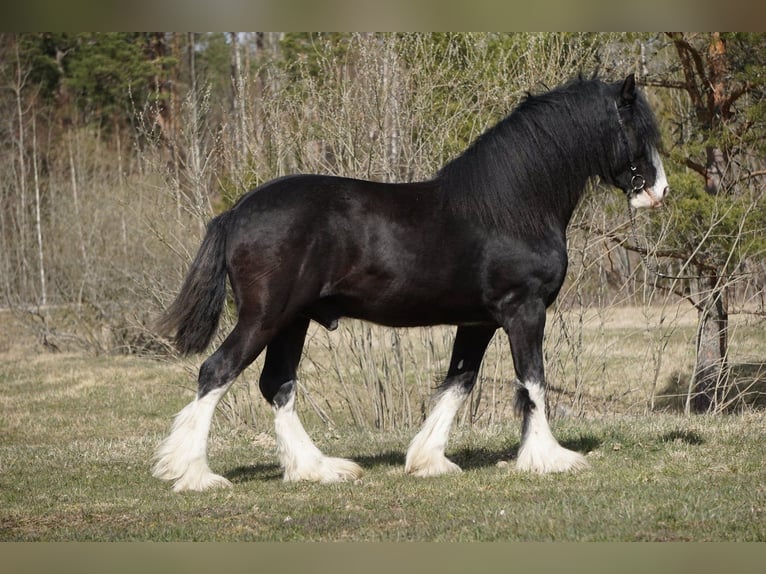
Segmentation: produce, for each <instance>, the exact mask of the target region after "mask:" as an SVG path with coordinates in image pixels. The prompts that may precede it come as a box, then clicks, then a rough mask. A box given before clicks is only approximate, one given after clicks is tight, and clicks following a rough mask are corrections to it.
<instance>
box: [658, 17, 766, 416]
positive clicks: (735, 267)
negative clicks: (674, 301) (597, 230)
mask: <svg viewBox="0 0 766 574" xmlns="http://www.w3.org/2000/svg"><path fill="white" fill-rule="evenodd" d="M667 37H668V38H669V39H670V46H671V47H672V49H673V50H674V52H675V55H676V57H677V62H678V64H677V66H673V67H672V68H671V69H670V73H669V74H668V75H665V76H664V77H661V78H656V79H655V80H654V81H653V82H652V83H653V84H654V85H656V86H660V87H662V88H666V89H668V90H672V91H674V92H681V93H683V94H684V95H685V101H683V102H682V106H683V107H680V108H677V109H675V110H674V112H675V113H674V114H673V115H674V116H676V114H677V116H676V118H677V119H675V120H674V124H675V126H674V127H675V130H674V139H675V141H674V146H673V147H674V150H675V151H674V153H673V155H674V156H675V159H676V160H677V162H678V163H680V164H681V165H683V166H685V168H686V170H687V171H686V173H684V174H679V175H677V177H676V178H675V180H674V181H673V182H672V183H671V187H674V186H675V187H676V188H677V189H676V190H675V192H676V195H678V196H679V197H680V199H678V201H677V202H676V207H677V208H678V212H679V217H678V218H677V220H676V223H675V225H676V228H675V229H674V230H673V231H672V233H670V234H668V237H670V240H669V246H668V247H669V249H668V250H667V251H666V253H665V254H666V255H671V256H672V257H674V258H676V259H678V260H681V261H683V262H684V266H683V268H684V269H685V272H684V273H682V274H681V275H682V276H683V277H682V278H683V279H685V280H688V281H689V283H690V284H689V285H684V284H683V283H679V282H675V283H674V288H675V289H677V290H678V291H679V292H680V293H682V294H683V295H684V296H685V297H686V298H687V299H688V300H689V301H691V302H692V303H693V304H694V306H695V307H696V309H697V315H698V328H697V337H696V361H695V367H694V374H693V378H692V388H693V392H692V393H690V395H689V398H688V400H687V410H693V411H696V412H704V411H708V410H715V409H716V408H717V407H718V405H719V403H720V401H721V399H722V398H723V394H724V393H725V390H726V388H727V385H728V377H729V368H728V360H727V356H728V346H729V307H730V304H729V299H730V291H731V289H732V286H733V285H735V284H736V282H737V281H738V279H739V278H740V277H741V276H742V272H743V265H744V264H745V263H746V261H747V259H748V257H750V256H751V255H753V254H754V253H759V252H761V251H762V250H763V248H764V245H763V241H762V239H761V237H762V231H763V225H764V223H763V222H764V216H765V215H766V213H764V211H765V210H764V207H763V202H762V201H761V199H762V194H763V185H762V183H763V181H764V180H763V176H764V175H766V172H764V171H763V167H764V166H763V163H762V157H763V152H764V150H765V148H766V146H764V136H765V135H766V124H765V123H764V111H765V109H766V108H765V103H764V87H766V78H765V77H764V74H765V73H766V68H765V67H764V64H763V61H764V54H765V53H766V52H765V50H766V37H764V35H759V34H723V33H719V32H714V33H709V34H686V33H669V34H667ZM684 111H685V112H686V113H684ZM674 184H675V185H674ZM670 275H672V274H670Z"/></svg>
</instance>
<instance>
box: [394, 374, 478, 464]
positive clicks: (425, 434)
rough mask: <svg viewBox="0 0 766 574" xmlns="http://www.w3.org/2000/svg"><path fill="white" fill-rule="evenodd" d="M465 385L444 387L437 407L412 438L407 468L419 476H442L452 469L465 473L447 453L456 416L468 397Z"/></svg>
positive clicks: (408, 450)
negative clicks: (445, 453)
mask: <svg viewBox="0 0 766 574" xmlns="http://www.w3.org/2000/svg"><path fill="white" fill-rule="evenodd" d="M466 396H467V394H466V392H465V390H464V389H463V388H462V387H458V386H454V387H450V388H448V389H446V390H444V391H443V392H442V393H441V395H440V396H439V398H438V401H437V403H436V406H434V409H433V410H432V411H431V414H430V415H428V418H427V419H426V421H425V423H423V428H421V429H420V432H418V434H417V435H415V438H413V439H412V442H411V443H410V446H409V448H408V449H407V459H406V461H405V464H404V471H405V472H406V473H407V474H413V475H415V476H424V477H425V476H438V475H441V474H446V473H449V472H462V471H461V469H460V467H459V466H458V465H457V464H455V463H454V462H452V461H451V460H449V459H448V458H447V457H446V456H444V451H445V449H446V448H447V440H448V439H449V433H450V430H451V429H452V422H453V421H454V419H455V415H456V414H457V411H458V410H459V409H460V407H461V406H462V405H463V402H464V401H465V399H466Z"/></svg>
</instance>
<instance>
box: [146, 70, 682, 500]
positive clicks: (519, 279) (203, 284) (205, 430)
mask: <svg viewBox="0 0 766 574" xmlns="http://www.w3.org/2000/svg"><path fill="white" fill-rule="evenodd" d="M660 150H661V145H660V132H659V129H658V127H657V122H656V119H655V117H654V115H653V112H652V110H651V108H650V106H649V104H648V102H647V100H646V98H645V96H644V95H643V94H642V92H641V91H640V90H639V89H638V88H637V86H636V81H635V77H634V76H633V75H632V74H631V75H629V76H628V77H627V78H625V79H624V80H620V81H617V82H607V81H604V80H601V79H599V78H595V77H594V78H582V77H579V78H576V79H574V80H571V81H569V82H567V83H564V84H562V85H560V86H559V87H557V88H554V89H552V90H550V91H548V92H546V93H541V94H537V95H533V94H527V96H526V97H525V98H524V99H523V101H522V102H521V103H519V105H518V106H517V107H516V108H515V109H514V110H513V111H512V112H511V113H510V114H509V115H508V116H507V117H505V118H504V119H502V120H501V121H499V122H498V123H497V124H496V125H494V126H493V127H491V128H489V129H487V131H485V132H484V133H483V134H482V135H481V136H479V137H478V138H477V139H476V140H475V141H474V142H473V143H472V144H471V145H470V146H469V147H468V148H467V149H466V150H465V151H464V152H463V153H462V154H461V155H459V156H457V157H456V158H454V159H452V160H451V161H449V162H448V163H447V164H446V165H444V167H443V168H442V169H441V170H439V171H438V172H437V173H436V175H435V176H434V177H433V178H432V179H430V180H427V181H418V182H410V183H382V182H375V181H365V180H360V179H350V178H343V177H337V176H330V175H314V174H299V175H291V176H286V177H282V178H278V179H275V180H272V181H269V182H267V183H265V184H263V185H261V186H259V187H257V188H256V189H253V190H251V191H249V192H247V193H246V194H244V195H243V196H242V197H241V198H240V199H239V200H238V201H237V202H236V203H235V204H234V205H233V206H232V207H231V209H229V210H228V211H226V212H224V213H222V214H221V215H218V216H217V217H215V218H214V219H212V220H211V221H210V222H209V224H208V225H207V231H206V235H205V237H204V239H203V241H202V243H201V246H200V248H199V251H198V253H197V254H196V257H195V258H194V260H193V261H192V263H191V266H190V269H189V271H188V274H187V275H186V277H185V279H184V281H183V283H182V285H181V288H180V291H179V293H178V295H177V297H176V298H175V300H174V301H173V302H172V304H170V305H169V307H168V308H167V310H166V312H165V313H164V315H163V316H162V317H161V319H160V320H159V324H158V329H159V332H160V333H162V334H164V335H166V336H169V337H171V338H172V340H173V342H174V344H175V346H176V348H177V349H178V351H179V353H181V354H184V355H189V354H194V353H201V352H203V351H204V350H205V349H206V348H207V347H208V345H209V344H210V341H211V340H212V338H213V336H214V335H215V333H216V330H217V328H218V322H219V317H220V315H221V312H222V308H223V306H224V304H225V300H226V294H227V290H226V278H227V277H228V280H229V283H230V285H231V292H232V293H233V299H234V302H235V304H236V309H237V321H236V324H235V326H234V327H233V329H232V331H231V332H230V333H229V334H228V336H227V337H226V338H225V340H224V341H223V343H222V344H221V345H220V346H219V347H218V348H217V350H215V352H214V353H213V354H212V355H210V356H209V357H208V358H207V359H206V360H205V361H204V362H203V363H202V364H201V366H200V368H199V375H198V386H197V393H196V397H195V398H194V399H193V400H192V401H191V402H190V403H189V404H188V405H187V406H186V407H184V408H183V409H182V410H181V411H180V412H179V413H178V414H177V415H176V417H175V419H174V421H173V424H172V428H171V431H170V433H169V435H168V436H167V438H165V439H164V440H163V441H162V443H161V444H160V445H159V447H158V449H157V451H156V454H155V464H154V467H153V475H154V476H155V477H157V478H160V479H164V480H168V481H172V482H173V489H174V490H175V491H183V490H205V489H208V488H213V487H221V486H231V483H230V481H229V480H228V479H226V478H225V477H224V476H221V475H218V474H215V473H214V472H212V471H211V469H210V467H209V465H208V458H207V441H208V435H209V432H210V424H211V420H212V417H213V414H214V411H215V408H216V405H217V404H218V402H219V401H220V400H221V398H222V397H223V396H224V395H225V393H226V392H227V390H228V389H229V387H230V386H231V385H232V383H233V381H234V380H235V379H236V377H237V376H238V375H239V374H240V373H241V372H242V371H243V370H244V369H245V368H246V367H248V365H250V364H251V363H252V362H253V361H254V360H255V359H256V358H257V357H258V356H259V355H260V354H261V353H262V352H263V351H264V350H265V351H266V356H265V360H264V363H263V368H262V371H261V374H260V378H259V388H260V391H261V393H262V395H263V397H264V398H265V399H266V401H268V403H269V404H270V405H271V406H272V409H273V412H274V429H275V435H276V453H277V457H278V459H279V462H280V465H281V467H282V469H283V473H284V474H283V477H284V480H285V481H299V480H306V481H317V482H323V483H330V482H335V481H344V480H354V479H357V478H358V477H360V476H361V474H362V469H361V467H360V466H359V465H357V464H356V463H354V462H352V461H350V460H347V459H343V458H335V457H330V456H327V455H325V454H324V453H323V452H322V451H321V450H320V449H319V448H318V447H317V446H316V445H315V444H314V443H313V442H312V440H311V438H310V437H309V435H308V433H307V432H306V430H305V429H304V427H303V426H302V424H301V421H300V419H299V417H298V415H297V412H296V408H295V396H296V389H297V371H298V363H299V360H300V358H301V354H302V352H303V345H304V339H305V337H306V332H307V328H308V326H309V323H310V321H315V322H317V323H319V324H320V325H322V326H323V327H325V328H327V329H329V330H332V329H334V328H336V327H337V325H338V321H339V320H340V319H341V318H344V317H349V318H356V319H361V320H365V321H369V322H373V323H377V324H380V325H384V326H391V327H415V326H431V325H438V324H441V325H452V326H455V327H456V332H455V338H454V343H453V348H452V355H451V358H450V362H449V367H448V370H447V374H446V378H444V380H443V382H442V383H441V384H439V385H438V387H436V390H435V392H434V394H433V397H432V401H433V402H432V405H433V408H432V409H431V412H430V414H429V415H428V416H427V417H426V419H425V421H424V422H423V424H422V427H421V428H420V430H419V432H418V433H417V434H416V435H415V437H414V438H413V439H412V442H411V443H410V445H409V447H408V449H407V454H406V459H405V471H406V472H407V473H408V474H411V475H415V476H421V477H426V476H437V475H442V474H445V473H451V472H460V470H461V469H460V467H459V466H458V465H457V464H455V463H454V462H453V461H451V460H449V459H448V458H447V457H446V456H445V449H446V447H447V442H448V438H449V434H450V431H451V428H452V425H453V420H454V417H455V415H456V413H457V412H458V410H459V408H460V406H461V405H462V404H463V402H464V401H465V400H466V397H467V396H468V395H469V393H470V392H471V390H472V388H473V387H474V384H475V383H476V379H477V374H478V371H479V366H480V364H481V362H482V358H483V355H484V352H485V350H486V348H487V345H488V344H489V342H490V340H491V339H492V337H493V336H494V334H495V332H496V331H497V330H498V329H500V328H502V329H503V331H505V333H506V335H507V337H508V341H509V344H510V352H511V356H512V359H513V365H514V371H515V375H516V384H517V391H516V408H517V412H518V413H519V414H520V417H521V418H522V424H521V440H520V446H519V449H518V453H517V457H516V463H515V467H516V468H517V469H518V470H519V471H529V472H537V473H549V472H565V471H576V470H579V469H581V468H585V467H587V466H588V463H587V460H586V458H585V457H584V456H583V455H582V454H581V453H578V452H575V451H572V450H569V449H566V448H564V447H562V446H561V445H560V444H559V443H558V441H557V440H556V438H555V437H554V436H553V434H552V432H551V429H550V425H549V422H548V418H547V414H546V401H545V373H544V364H543V336H544V329H545V321H546V309H547V308H548V307H549V306H550V305H551V304H552V303H553V302H554V300H555V299H556V297H557V295H558V293H559V290H560V288H561V286H562V283H563V282H564V278H565V274H566V270H567V262H568V260H567V240H566V230H567V225H568V222H569V220H570V218H571V216H572V213H573V211H574V209H575V207H576V206H577V204H578V201H579V200H580V198H581V197H582V195H583V193H584V190H585V188H586V184H587V183H588V182H589V181H591V180H596V181H601V182H604V183H606V184H608V185H611V186H613V187H616V188H619V189H621V190H622V191H623V192H624V194H625V196H626V197H627V199H628V204H629V206H630V207H629V209H633V208H641V207H657V206H659V205H661V204H662V202H663V198H664V197H665V195H666V193H667V192H668V183H667V179H666V177H665V172H664V168H663V165H662V161H661V159H660Z"/></svg>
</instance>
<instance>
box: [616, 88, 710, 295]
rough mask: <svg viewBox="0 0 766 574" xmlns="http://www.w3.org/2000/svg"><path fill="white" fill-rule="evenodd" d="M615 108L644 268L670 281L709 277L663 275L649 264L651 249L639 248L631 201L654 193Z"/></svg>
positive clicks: (635, 234) (633, 229) (631, 221)
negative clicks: (635, 160) (624, 152)
mask: <svg viewBox="0 0 766 574" xmlns="http://www.w3.org/2000/svg"><path fill="white" fill-rule="evenodd" d="M614 108H615V110H616V111H617V123H618V124H619V125H620V137H621V139H622V143H623V146H624V147H625V151H626V152H627V155H628V165H629V167H630V173H631V174H632V175H631V177H630V187H629V188H628V189H625V188H623V191H624V192H625V197H626V198H627V199H628V213H629V214H630V227H631V232H632V234H633V243H634V245H635V246H636V251H637V252H638V254H639V256H640V257H641V260H642V261H643V263H644V267H646V269H647V270H648V271H650V272H651V273H653V274H654V275H656V276H657V277H659V278H661V279H670V280H674V281H677V280H679V279H700V278H703V277H707V276H705V275H669V274H667V273H663V272H662V271H660V270H659V269H658V268H657V266H656V265H654V266H653V265H651V264H650V262H649V251H650V250H649V248H648V247H645V248H643V249H642V248H640V247H639V241H638V233H637V231H636V215H635V210H634V209H633V207H632V206H631V205H630V199H631V197H633V196H634V195H637V194H639V193H641V192H642V191H646V193H648V194H649V195H650V196H652V193H651V192H650V191H649V190H648V189H646V179H645V178H644V176H643V175H641V174H640V173H638V168H637V167H636V164H635V162H634V161H633V154H632V153H631V151H630V144H629V143H628V135H627V133H626V131H625V124H624V123H623V121H622V116H621V115H620V108H619V106H618V105H617V102H614Z"/></svg>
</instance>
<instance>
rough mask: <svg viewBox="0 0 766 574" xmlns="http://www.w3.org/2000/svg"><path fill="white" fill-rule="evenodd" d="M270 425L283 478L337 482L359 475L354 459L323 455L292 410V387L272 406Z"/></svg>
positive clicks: (358, 467)
mask: <svg viewBox="0 0 766 574" xmlns="http://www.w3.org/2000/svg"><path fill="white" fill-rule="evenodd" d="M274 429H275V431H276V439H277V456H278V457H279V462H280V463H281V465H282V468H283V469H284V479H285V481H287V482H294V481H299V480H308V481H312V482H341V481H344V480H354V479H356V478H359V477H360V476H361V475H362V469H361V467H360V466H359V465H358V464H356V463H355V462H352V461H350V460H346V459H344V458H334V457H329V456H325V455H324V454H322V451H320V450H319V449H318V448H317V447H316V445H315V444H314V443H313V442H312V440H311V438H310V437H309V435H308V434H307V433H306V430H305V429H304V428H303V425H302V424H301V421H300V419H299V418H298V413H297V412H296V411H295V390H294V389H293V390H292V391H291V393H290V395H289V397H288V399H287V401H286V402H284V404H283V405H282V406H276V405H275V406H274Z"/></svg>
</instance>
